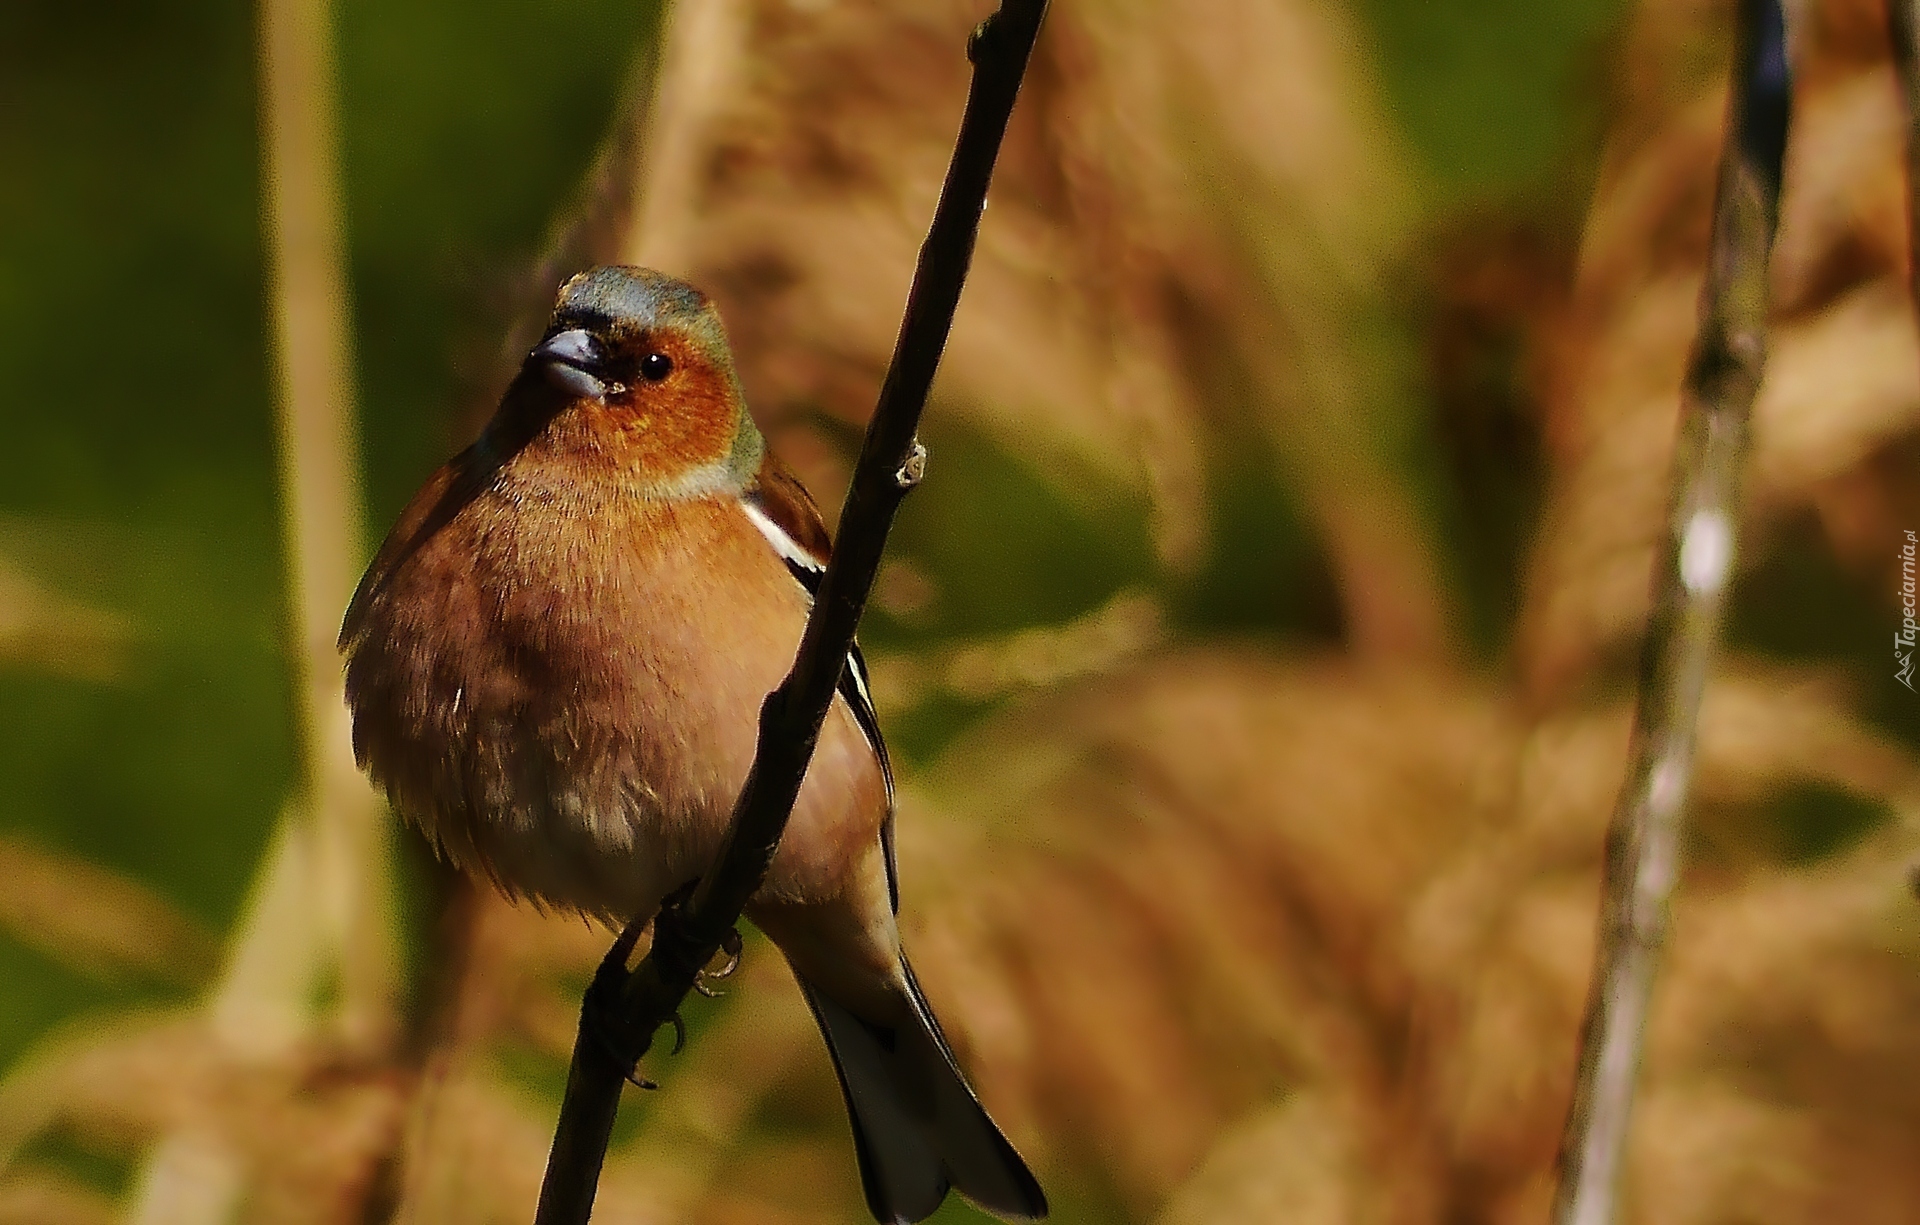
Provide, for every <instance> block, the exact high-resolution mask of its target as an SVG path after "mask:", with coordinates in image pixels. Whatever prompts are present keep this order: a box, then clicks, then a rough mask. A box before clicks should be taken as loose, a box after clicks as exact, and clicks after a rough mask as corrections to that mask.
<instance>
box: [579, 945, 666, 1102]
mask: <svg viewBox="0 0 1920 1225" xmlns="http://www.w3.org/2000/svg"><path fill="white" fill-rule="evenodd" d="M646 928H647V923H646V921H645V920H638V919H636V920H635V921H633V922H631V923H629V924H627V926H626V927H625V928H624V929H623V930H622V931H621V932H620V935H619V937H618V938H617V939H616V940H614V942H613V947H612V948H610V949H608V950H607V955H606V956H605V957H603V958H601V959H600V968H599V969H598V970H596V971H595V972H594V975H593V981H592V982H591V983H589V984H587V992H586V996H585V998H583V999H582V1000H581V1002H580V1029H581V1032H582V1033H584V1034H586V1035H588V1036H589V1037H590V1038H591V1039H592V1041H593V1042H594V1043H595V1044H596V1045H598V1046H599V1047H600V1049H601V1051H603V1052H604V1053H605V1054H606V1055H607V1056H608V1057H610V1058H611V1059H612V1060H613V1062H614V1064H615V1065H616V1066H618V1067H619V1068H620V1072H621V1075H623V1076H625V1077H626V1078H627V1080H628V1081H629V1082H631V1083H632V1084H634V1085H637V1086H638V1087H640V1088H642V1089H658V1088H659V1087H660V1086H659V1085H657V1084H655V1083H654V1082H653V1081H650V1080H648V1079H647V1078H646V1077H644V1076H641V1075H640V1056H641V1055H642V1054H644V1053H645V1052H646V1049H647V1045H648V1044H649V1042H651V1040H652V1036H651V1035H650V1034H641V1033H639V1032H637V1031H636V1029H635V1027H634V1026H633V1024H632V1023H631V1022H630V1021H629V1020H628V1019H627V1017H626V1015H625V1012H624V1009H623V1008H622V1005H623V1003H624V1002H625V1001H624V999H623V988H624V987H625V986H626V982H627V974H628V971H627V958H629V957H631V956H632V955H633V948H634V945H635V944H637V943H638V942H639V940H640V935H641V933H642V932H644V931H645V930H646ZM679 1021H680V1018H679V1017H678V1016H675V1017H674V1022H675V1026H676V1030H677V1032H678V1033H679V1035H680V1041H681V1042H684V1041H685V1028H684V1027H683V1026H680V1024H679ZM674 1049H675V1050H676V1051H677V1050H679V1049H680V1047H679V1044H676V1045H675V1047H674Z"/></svg>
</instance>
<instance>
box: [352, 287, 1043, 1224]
mask: <svg viewBox="0 0 1920 1225" xmlns="http://www.w3.org/2000/svg"><path fill="white" fill-rule="evenodd" d="M831 547H832V545H831V539H830V536H829V533H828V531H827V528H826V526H825V524H824V522H823V520H822V519H821V516H820V512H819V510H818V508H817V507H816V506H815V504H814V502H813V500H812V498H811V497H810V496H809V495H808V493H807V491H806V488H805V487H804V486H803V485H802V484H801V482H800V480H799V478H798V477H796V476H795V475H794V473H793V472H792V471H791V470H790V469H789V468H788V467H787V466H786V465H785V464H783V463H782V462H781V461H780V460H779V459H778V458H777V457H776V456H775V455H774V453H773V451H772V450H771V449H770V448H769V447H768V445H767V442H766V439H765V437H764V436H763V435H762V434H761V432H760V430H759V429H758V427H757V426H756V425H755V423H754V420H753V417H752V416H751V414H750V413H749V412H748V409H747V406H746V398H745V395H744V394H743V392H742V389H741V383H740V379H739V376H738V375H737V373H736V372H735V368H734V363H733V357H732V352H731V349H730V347H729V345H728V340H727V334H726V331H725V328H724V326H723V325H722V322H721V319H720V315H719V312H718V310H717V309H716V307H715V306H714V304H713V302H712V301H711V300H710V299H709V298H708V297H707V296H706V295H705V294H704V293H702V292H701V291H699V290H698V289H695V288H694V287H693V286H691V285H688V284H686V283H685V282H683V281H680V280H677V279H675V278H673V277H670V276H667V275H665V274H663V273H659V272H655V271H651V270H648V269H643V268H637V267H631V266H621V265H613V266H606V267H599V268H594V269H592V270H589V271H587V272H583V273H580V274H579V275H577V276H575V277H573V278H572V279H570V280H568V281H567V282H566V283H565V284H564V285H562V286H561V288H560V291H559V295H558V298H557V300H556V302H555V305H554V309H553V312H552V315H551V318H550V320H549V322H548V324H547V327H546V329H545V332H544V334H543V335H542V337H541V339H540V341H539V343H538V344H537V345H535V346H534V347H533V349H532V350H531V351H530V352H529V353H528V354H527V355H526V358H525V360H524V362H523V363H522V365H521V366H520V368H519V371H518V372H517V373H516V375H515V376H514V378H513V380H512V382H511V383H510V384H509V386H508V388H507V390H506V392H505V394H504V395H503V397H502V398H501V401H500V404H499V407H498V409H497V410H496V411H495V413H494V415H493V417H492V418H491V419H490V420H489V421H488V423H487V425H486V426H485V428H484V429H483V430H482V432H481V434H480V436H479V438H478V439H477V440H476V441H475V442H474V443H473V444H472V445H471V446H469V447H467V448H466V449H465V450H463V451H461V452H460V453H459V454H458V455H456V456H454V458H453V459H452V460H450V461H449V462H447V463H446V464H445V465H444V466H443V467H441V468H440V469H439V470H438V471H437V472H436V473H435V474H434V475H433V476H432V477H431V478H429V479H428V480H427V482H426V483H425V485H423V486H422V487H421V489H420V490H419V492H418V493H417V494H415V495H414V497H413V499H412V500H411V501H410V502H409V503H408V505H407V507H406V509H405V510H404V511H402V512H401V514H400V516H399V519H398V520H397V521H396V523H395V524H394V526H393V529H392V531H391V532H390V533H389V534H388V535H387V537H386V539H385V541H384V543H383V544H382V545H381V546H380V548H379V549H378V550H377V552H376V553H375V556H374V558H373V561H372V563H371V564H370V565H369V566H368V568H367V571H366V574H365V576H364V577H363V578H362V579H361V581H360V584H359V586H358V588H357V589H356V591H355V593H354V595H353V598H352V601H351V603H350V604H349V605H348V608H347V611H346V616H345V618H344V621H343V624H342V627H341V632H340V639H339V646H340V650H341V652H342V654H343V655H344V657H345V673H346V675H345V682H346V695H347V704H348V706H349V708H350V710H351V715H352V723H353V746H354V753H355V756H356V759H357V760H358V761H359V763H360V765H361V767H362V768H363V769H364V770H366V771H367V772H368V773H369V774H370V776H371V777H372V778H373V780H374V781H375V783H376V784H378V785H379V786H380V787H381V788H382V789H383V790H384V792H385V793H386V795H387V797H388V800H389V802H390V803H391V805H392V806H393V808H394V809H395V811H397V812H398V813H399V814H400V815H401V816H402V817H403V818H404V819H405V820H407V821H408V822H410V823H411V824H413V825H415V826H417V827H418V828H419V829H420V830H421V831H422V832H423V833H424V834H425V835H426V836H427V838H428V839H429V840H430V841H431V842H432V843H433V844H434V846H435V847H436V849H437V850H438V851H439V852H440V853H441V854H442V855H443V856H444V857H446V858H447V859H449V860H450V861H452V862H453V863H454V864H455V865H456V866H458V867H460V868H462V869H464V870H466V871H468V872H471V873H475V874H478V875H480V876H483V877H486V878H490V879H491V880H492V881H493V882H494V884H495V885H497V886H498V887H499V888H500V889H501V890H502V891H504V892H505V893H506V894H508V895H509V896H510V897H515V898H524V899H528V900H530V901H531V902H533V903H535V904H537V905H540V906H543V907H546V908H551V909H558V910H561V911H577V912H580V913H582V914H585V915H588V916H591V917H596V918H599V919H603V920H605V921H607V922H609V923H611V924H613V925H615V926H619V925H621V924H624V923H627V922H629V921H631V920H633V919H635V918H636V917H643V916H646V915H650V914H653V913H655V912H656V911H657V910H658V909H659V907H660V906H661V904H662V902H663V900H665V899H667V898H668V897H669V896H670V895H672V894H674V893H675V891H676V890H678V889H680V888H682V887H684V886H685V885H686V884H687V883H688V882H691V881H693V880H695V879H697V878H698V877H699V876H700V875H701V873H702V872H703V871H704V870H705V869H706V868H707V866H708V865H709V863H710V862H711V861H712V860H713V858H714V856H715V854H716V853H717V851H718V848H719V845H720V841H721V837H722V835H723V833H724V831H725V829H726V827H727V824H728V822H729V819H730V817H731V814H732V810H733V806H734V801H735V799H736V797H737V796H738V794H739V791H740V788H741V786H742V784H743V782H744V780H745V778H746V774H747V771H748V767H749V765H750V763H751V761H752V759H753V754H754V749H755V741H756V730H757V715H758V712H759V709H760V704H761V701H762V699H763V698H764V697H765V695H766V694H767V693H768V692H769V691H770V690H772V689H773V688H774V687H775V686H776V685H777V684H778V683H779V682H780V680H781V679H782V677H783V676H784V675H785V674H786V671H787V670H788V668H789V667H790V665H791V663H792V661H793V657H794V653H795V650H796V648H797V646H798V643H799V640H800V636H801V633H802V630H803V629H804V626H805V622H806V619H807V616H808V613H809V611H810V609H811V606H812V600H813V596H814V594H815V592H816V591H817V588H818V585H819V582H820V579H821V578H822V576H823V575H824V573H825V567H826V562H827V559H828V557H829V555H830V550H831ZM893 792H894V787H893V772H892V767H891V765H890V763H889V760H888V757H887V750H886V744H885V741H884V740H883V738H882V736H881V732H880V725H879V720H878V718H877V717H876V715H875V712H874V707H873V701H872V697H871V694H870V690H869V686H868V680H867V669H866V665H865V662H864V660H863V659H862V658H861V656H860V653H859V648H858V647H857V646H856V647H855V648H854V650H853V651H852V652H851V653H850V654H849V656H848V658H847V663H846V668H845V670H844V673H843V677H842V680H841V683H840V685H839V687H838V690H837V692H836V694H835V697H834V701H833V705H832V707H831V708H830V709H829V711H828V714H827V719H826V723H825V724H824V726H823V727H822V729H821V733H820V738H819V742H818V746H817V748H816V750H815V753H814V757H813V760H812V763H811V765H810V766H809V768H808V772H807V775H806V779H805V781H804V783H803V785H802V786H801V789H800V793H799V798H798V800H797V801H796V803H795V805H794V809H793V815H792V817H791V819H790V821H789V824H788V826H787V829H786V833H785V836H784V838H783V839H782V841H781V843H780V846H779V850H778V852H777V853H776V855H775V856H774V858H773V861H772V864H771V866H770V869H769V871H768V874H767V877H766V879H765V882H764V884H763V885H762V886H761V888H760V890H759V892H758V893H756V894H755V895H754V897H753V898H752V900H751V901H750V902H749V904H748V906H747V909H746V915H747V917H748V918H749V919H751V920H752V922H753V923H754V925H755V926H756V927H757V928H759V929H760V930H761V932H763V933H764V934H765V935H766V936H768V937H769V938H770V939H771V941H772V942H773V944H774V945H775V946H776V947H777V948H778V949H779V950H780V952H781V953H782V954H783V955H784V957H785V959H786V961H787V962H788V964H789V966H790V967H791V969H792V971H793V974H794V977H795V978H796V979H797V981H798V982H799V985H800V989H801V992H802V994H803V995H804V996H805V998H806V1001H807V1004H808V1006H809V1007H810V1008H811V1010H812V1012H813V1015H814V1018H815V1019H816V1021H817V1022H818V1023H819V1027H820V1031H821V1033H822V1035H823V1036H824V1038H825V1040H826V1045H827V1049H828V1051H829V1053H830V1055H831V1056H832V1061H833V1064H834V1068H835V1071H836V1072H837V1074H838V1079H839V1083H840V1087H841V1090H842V1093H843V1095H844V1097H845V1100H846V1106H847V1112H848V1116H849V1119H850V1122H851V1125H852V1131H853V1140H854V1151H855V1155H856V1159H857V1164H858V1168H859V1174H860V1179H861V1185H862V1188H863V1190H864V1192H865V1196H866V1201H867V1206H868V1207H869V1208H870V1209H871V1211H872V1213H873V1216H874V1219H875V1220H877V1221H880V1222H882V1223H883V1225H896V1223H900V1222H913V1221H919V1220H921V1219H923V1218H925V1217H927V1216H928V1215H930V1214H931V1213H932V1212H933V1211H934V1210H935V1209H937V1208H938V1207H939V1206H940V1204H941V1203H942V1202H943V1200H944V1199H945V1197H946V1195H947V1193H948V1191H949V1190H950V1189H953V1190H958V1191H959V1192H960V1193H961V1194H962V1195H963V1196H965V1197H966V1198H967V1199H969V1200H971V1201H972V1202H973V1203H975V1204H976V1205H978V1206H979V1207H981V1208H983V1209H985V1210H987V1211H989V1212H992V1213H994V1214H995V1215H997V1216H1000V1217H1002V1218H1005V1219H1009V1220H1037V1219H1040V1218H1042V1217H1044V1216H1045V1215H1046V1212H1047V1201H1046V1196H1045V1194H1044V1193H1043V1192H1042V1190H1041V1188H1040V1185H1039V1183H1038V1182H1037V1181H1036V1180H1035V1178H1034V1176H1033V1174H1032V1172H1031V1171H1030V1170H1029V1169H1028V1167H1027V1164H1026V1162H1025V1161H1024V1160H1022V1158H1021V1156H1020V1154H1019V1153H1018V1152H1017V1151H1016V1150H1015V1148H1014V1147H1013V1145H1012V1144H1011V1143H1010V1142H1009V1141H1008V1140H1007V1138H1006V1137H1005V1135H1004V1134H1003V1133H1002V1132H1001V1130H1000V1128H999V1127H998V1126H997V1125H996V1124H995V1123H994V1121H993V1119H992V1118H991V1117H990V1116H989V1115H988V1113H987V1111H986V1110H985V1108H984V1107H983V1106H982V1105H981V1104H980V1101H979V1099H978V1097H977V1095H976V1094H975V1093H974V1091H973V1089H972V1087H971V1086H970V1085H969V1083H968V1081H967V1079H966V1077H965V1075H964V1074H963V1073H962V1071H961V1070H960V1067H959V1064H958V1063H957V1061H956V1060H955V1058H954V1053H953V1050H952V1048H951V1047H950V1045H949V1044H948V1042H947V1039H946V1038H945V1036H944V1035H943V1034H942V1033H941V1029H940V1025H939V1022H938V1021H937V1020H935V1018H934V1015H933V1012H932V1009H931V1008H930V1007H929V1006H928V1004H927V1000H926V997H925V996H924V994H923V993H922V992H921V990H920V986H919V983H918V982H917V980H916V979H915V977H914V973H913V970H912V968H911V966H910V965H909V964H908V961H907V959H906V955H905V953H904V951H903V950H902V948H901V944H900V937H899V931H898V926H897V923H896V914H897V911H898V906H899V881H898V870H897V867H896V865H895V860H894V847H893V841H894V839H893V826H894V798H893Z"/></svg>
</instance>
